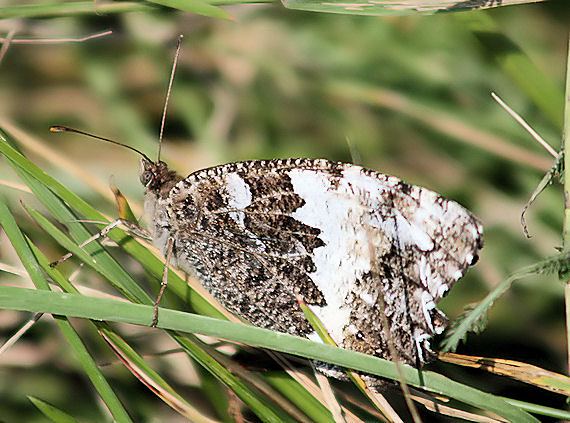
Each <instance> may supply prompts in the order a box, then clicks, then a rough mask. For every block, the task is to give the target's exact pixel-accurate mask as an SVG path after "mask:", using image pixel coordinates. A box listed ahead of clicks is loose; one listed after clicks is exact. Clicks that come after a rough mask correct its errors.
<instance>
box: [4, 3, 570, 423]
mask: <svg viewBox="0 0 570 423" xmlns="http://www.w3.org/2000/svg"><path fill="white" fill-rule="evenodd" d="M226 10H228V11H229V12H230V13H231V14H232V15H233V16H234V17H235V18H236V21H228V20H221V19H213V18H207V17H202V16H197V15H192V14H188V13H183V12H173V11H167V10H161V11H157V12H154V13H142V12H141V13H124V14H106V15H97V14H91V15H80V16H68V17H63V16H62V17H55V18H51V19H7V20H3V21H0V30H1V32H3V33H4V34H8V33H9V32H10V31H12V30H15V31H16V32H15V38H18V37H34V38H62V37H80V36H85V35H89V34H93V33H97V32H100V31H104V30H108V29H111V30H113V34H112V35H109V36H106V37H103V38H100V39H94V40H90V41H86V42H83V43H66V44H54V45H42V44H34V45H22V44H13V45H11V46H10V48H9V49H8V51H7V52H6V54H5V56H4V58H3V60H2V62H1V63H0V127H2V128H4V129H5V130H7V132H8V133H10V134H11V135H12V136H13V137H14V138H15V139H16V140H18V141H21V140H22V142H21V144H19V146H20V148H21V150H22V151H23V152H24V153H25V155H26V156H27V157H28V158H29V159H30V160H31V161H33V162H34V163H36V164H37V165H38V166H40V167H41V168H42V169H44V170H45V171H46V173H48V174H49V175H51V176H53V177H54V178H56V179H57V180H59V181H60V182H61V183H63V184H64V185H65V186H67V187H68V188H70V189H71V190H72V191H74V192H75V193H77V194H78V195H79V196H81V197H82V198H83V199H85V200H86V201H88V202H89V203H91V204H93V205H95V207H96V208H97V209H98V210H100V211H101V212H103V213H106V214H108V215H110V216H116V206H115V205H114V203H113V202H112V195H111V194H110V190H108V189H107V185H108V183H109V181H110V178H111V177H112V180H113V182H114V183H115V184H116V185H117V186H118V187H119V188H120V189H121V190H122V192H123V193H124V194H125V196H126V197H127V198H128V200H129V202H130V203H131V205H132V206H133V208H134V210H135V213H137V214H140V211H141V210H142V208H141V203H142V187H141V186H140V184H139V182H138V161H139V160H138V157H136V155H135V154H133V153H132V152H130V151H128V150H126V149H121V148H119V147H114V146H111V145H108V144H103V143H98V142H95V141H92V140H88V139H84V138H80V137H77V136H73V135H66V134H52V133H49V132H48V128H49V126H50V125H55V124H62V125H69V126H74V127H78V128H81V129H84V130H88V131H91V132H93V133H97V134H99V135H102V136H106V137H110V138H114V139H116V140H119V141H121V142H124V143H126V144H129V145H132V146H134V147H137V148H139V149H141V150H143V151H145V152H146V153H147V154H148V155H149V156H150V157H154V156H155V154H156V153H155V152H156V149H157V138H158V130H159V126H160V118H161V114H162V107H163V102H164V97H165V93H166V87H167V83H168V77H169V74H170V67H171V63H172V55H173V51H174V45H175V40H176V37H177V36H178V34H183V35H184V40H183V45H182V53H181V61H180V64H179V67H178V72H177V74H176V79H175V83H174V89H173V93H172V98H171V103H170V108H169V111H168V117H167V121H166V135H165V143H164V145H163V159H164V160H165V161H166V162H168V163H169V165H170V166H171V167H172V168H175V169H176V170H178V171H179V172H180V173H182V174H188V173H190V172H191V171H193V170H196V169H200V168H203V167H207V166H212V165H216V164H221V163H226V162H229V161H238V160H248V159H261V158H283V157H323V158H328V159H331V160H339V161H357V162H358V163H359V164H362V165H364V166H365V167H368V168H370V169H373V170H377V171H379V172H383V173H388V174H392V175H395V176H398V177H400V178H401V179H404V180H406V181H407V182H410V183H413V184H417V185H422V186H426V187H428V188H430V189H433V190H435V191H437V192H440V193H441V194H443V195H444V196H446V197H447V198H450V199H455V200H457V201H459V202H460V203H462V204H463V205H465V206H466V207H468V208H469V209H471V210H472V211H473V212H474V214H476V215H477V216H478V217H479V218H480V219H481V220H482V222H483V224H484V226H485V248H484V249H483V251H482V254H481V259H480V262H479V263H478V264H477V266H475V267H474V268H473V269H472V270H471V271H470V272H469V273H468V275H467V276H466V277H465V278H464V279H463V280H462V281H460V282H459V283H458V284H457V285H456V286H455V288H454V289H453V291H452V292H451V293H450V294H449V296H448V297H447V298H446V299H444V301H442V303H441V308H442V309H443V310H444V311H445V312H446V313H447V314H448V315H449V316H450V317H452V318H453V317H456V316H457V315H459V314H460V313H461V312H462V310H463V308H464V307H465V306H466V305H468V304H469V303H472V302H476V301H479V300H480V299H482V298H483V297H484V295H485V294H486V293H487V292H488V291H490V290H491V289H492V288H493V287H495V286H496V285H497V284H498V283H499V282H500V281H502V280H503V279H505V278H506V277H507V276H508V275H509V274H510V273H512V272H514V271H516V270H517V269H519V268H521V267H523V266H525V265H529V264H532V263H534V262H536V261H538V260H540V259H542V258H544V257H547V256H549V255H552V254H554V253H555V251H556V250H555V248H556V247H559V246H560V245H561V225H562V213H563V200H562V191H561V189H560V187H559V186H556V185H554V186H553V187H550V188H548V189H547V191H546V192H545V193H543V195H542V196H541V197H540V198H539V200H538V202H537V203H536V204H535V205H534V206H533V207H532V208H531V209H530V212H529V214H528V223H529V231H530V233H531V234H532V235H533V238H532V239H530V240H529V239H526V238H525V237H524V235H523V233H522V230H521V226H520V212H521V210H522V207H523V205H524V203H525V202H526V200H527V198H528V197H529V196H530V193H531V192H532V191H533V189H534V188H535V186H536V185H537V183H538V182H539V180H540V179H541V177H542V175H543V173H544V172H545V171H546V170H547V169H548V168H549V167H550V165H551V162H552V159H551V157H550V156H549V155H548V154H547V153H546V151H544V149H542V147H540V146H538V144H537V143H536V142H535V141H533V140H532V139H531V138H530V136H529V135H528V134H527V133H526V132H525V131H524V130H523V129H521V128H520V126H518V124H516V123H515V122H514V121H513V119H512V118H511V117H509V116H508V115H507V113H506V112H504V111H503V110H502V109H501V108H500V107H499V106H498V105H497V104H496V103H495V102H494V101H493V100H492V99H491V97H490V92H491V91H495V92H497V93H498V94H499V95H500V96H501V97H502V98H503V99H504V100H505V101H506V102H507V103H508V104H509V105H510V106H511V107H513V108H514V109H515V110H517V111H518V112H519V113H520V114H521V115H522V116H523V117H524V118H525V119H526V120H527V121H528V122H529V123H530V124H531V125H532V126H533V127H534V128H535V129H536V130H537V131H538V132H539V133H540V134H541V135H542V136H543V137H545V138H546V139H547V140H548V141H549V142H550V144H551V145H552V146H553V147H554V148H556V149H558V147H559V144H560V134H561V128H562V116H563V110H562V107H563V102H562V99H563V86H564V71H565V60H566V44H567V29H568V28H567V22H568V17H569V12H568V8H567V7H566V6H565V4H564V2H563V1H558V2H556V1H554V2H551V3H545V4H534V5H526V6H516V7H504V8H498V9H493V10H490V11H477V12H465V13H460V14H443V15H435V16H405V17H384V18H382V17H359V16H344V15H327V14H317V13H308V12H300V11H292V10H287V9H285V8H283V7H282V5H280V4H277V3H276V4H268V5H236V6H231V7H228V8H227V9H226ZM526 61H528V62H526ZM529 64H533V66H535V68H532V67H531V66H530V65H529ZM529 69H534V70H532V71H530V70H529ZM525 81H526V82H525ZM30 137H33V138H30ZM347 139H348V140H349V141H350V142H347ZM32 141H33V142H32ZM351 148H352V149H353V152H352V154H351ZM354 151H356V152H357V155H356V154H354ZM0 179H2V181H8V182H16V183H20V180H19V179H18V178H17V177H16V176H15V174H14V173H13V172H12V170H11V169H10V167H9V166H8V165H7V164H6V163H5V162H4V161H0ZM0 194H1V195H2V197H3V198H4V199H6V202H7V204H8V205H9V207H10V208H11V210H12V212H13V213H14V214H15V216H16V220H17V221H18V224H19V225H20V226H21V228H22V230H23V231H24V232H25V233H26V234H28V235H29V237H30V238H31V239H32V240H33V242H34V243H36V245H37V246H38V247H39V248H40V249H41V251H42V252H43V253H44V254H45V255H46V256H47V257H48V258H50V259H55V258H57V257H59V256H60V255H61V254H63V253H64V252H65V250H63V249H62V248H60V247H58V246H57V245H56V244H55V243H54V242H53V241H52V240H51V239H50V238H49V237H48V236H46V234H45V233H44V232H43V231H42V230H41V229H39V227H38V226H37V225H36V224H35V223H34V222H33V221H32V220H31V219H29V217H28V216H27V215H26V213H25V211H24V209H23V207H22V206H21V205H20V201H23V202H24V203H25V204H26V205H28V206H31V207H34V208H38V209H39V210H40V211H43V209H42V206H41V205H40V204H39V203H38V202H37V201H36V200H35V199H34V197H32V196H31V195H30V194H28V193H25V192H22V191H20V190H18V189H14V188H12V187H8V186H6V185H3V186H0ZM112 250H114V249H112ZM113 254H114V255H116V256H117V257H118V258H119V260H120V261H121V260H122V261H123V262H124V263H125V266H126V267H127V268H128V269H129V270H131V271H132V272H133V273H135V274H136V273H137V272H138V273H140V274H141V278H143V279H144V275H143V272H142V271H141V269H140V266H138V265H137V264H136V263H134V262H133V261H129V258H128V257H127V256H123V255H122V254H121V253H120V252H116V253H113ZM0 261H1V262H2V263H4V264H9V265H13V266H16V267H18V268H21V266H20V265H19V261H18V259H17V257H16V256H15V254H14V253H13V250H12V247H11V244H10V243H9V241H8V240H7V239H6V237H5V236H4V235H3V234H2V235H0ZM78 265H79V261H76V260H75V261H74V260H71V261H70V262H68V263H65V264H64V265H62V266H61V269H60V270H61V271H62V272H63V273H65V274H67V275H68V274H70V273H72V272H73V271H74V270H77V268H78ZM0 281H1V284H2V285H15V286H31V285H30V284H29V283H28V282H27V280H26V279H25V278H22V277H19V276H15V275H12V274H10V273H8V272H5V273H1V274H0ZM77 281H78V284H79V283H80V284H85V285H88V286H91V287H93V288H95V289H97V290H103V291H109V292H112V293H114V292H113V291H112V289H111V288H109V287H108V286H107V285H106V284H105V283H104V282H102V281H101V280H99V278H98V276H97V275H96V274H95V273H94V272H92V271H90V270H87V269H84V270H82V271H81V272H80V273H79V275H78V276H77ZM167 301H168V300H167ZM170 301H174V300H173V299H170ZM180 307H183V306H180ZM24 317H25V316H24V315H23V314H22V313H16V312H9V311H1V312H0V330H1V334H2V337H3V338H4V337H7V336H9V335H10V334H12V333H13V331H14V330H15V329H16V328H18V327H19V325H20V324H21V322H22V321H23V319H24ZM50 320H51V318H50V317H47V316H45V317H44V318H43V319H42V320H41V321H40V323H39V324H37V325H35V326H34V327H33V328H32V330H31V331H30V332H29V333H28V334H27V335H26V336H25V338H24V339H22V340H21V341H20V342H18V343H17V344H16V345H15V346H14V347H13V348H12V349H11V350H10V351H9V352H8V353H6V354H4V355H3V356H0V363H1V365H0V398H1V400H0V416H1V417H0V418H1V419H2V420H4V421H29V422H33V421H44V420H43V419H44V417H43V416H41V415H40V414H39V412H38V411H37V409H36V408H35V407H33V405H32V404H31V403H30V402H29V401H28V400H27V398H26V396H27V395H31V396H35V397H39V398H41V399H43V400H45V401H47V402H49V403H51V404H53V405H55V406H57V407H58V408H60V409H62V410H65V411H67V412H69V413H70V414H72V415H74V416H76V418H78V419H80V420H81V421H85V422H89V421H93V422H94V421H100V419H101V415H93V414H92V413H94V410H97V409H98V407H100V404H98V403H97V395H96V393H94V392H93V390H92V388H91V385H90V383H89V381H88V380H87V378H86V377H85V376H84V374H83V373H82V371H81V369H80V368H78V365H77V363H76V361H75V358H74V356H73V355H72V354H71V351H70V350H69V349H68V348H67V346H66V343H65V342H64V341H62V338H61V336H60V334H59V331H58V329H57V327H56V326H55V325H53V324H52V322H51V321H50ZM74 325H75V326H76V329H77V330H78V331H79V332H81V330H82V328H83V326H84V322H81V321H77V320H75V321H74ZM85 329H89V328H85ZM125 334H127V336H130V337H131V339H130V340H131V341H132V343H133V344H134V345H137V346H138V347H139V348H140V350H139V352H140V353H141V354H144V353H148V354H152V353H156V352H162V351H165V350H168V349H169V348H173V347H174V346H173V344H172V343H171V342H170V343H169V340H168V339H165V338H163V337H161V336H160V335H157V334H156V333H155V332H154V331H150V330H148V329H147V328H139V327H137V328H133V327H126V328H125V329H124V332H123V335H124V336H125ZM84 336H85V338H84V342H86V343H87V344H88V348H89V349H90V351H91V353H92V354H93V355H94V356H95V357H96V361H97V362H98V363H100V364H101V363H104V362H106V361H107V362H109V363H111V364H109V365H108V366H106V367H105V368H104V373H105V374H106V375H107V376H108V378H109V380H110V381H111V383H112V385H113V388H114V389H116V391H117V392H118V394H119V396H120V397H121V398H122V400H123V402H124V403H126V404H129V407H128V410H129V412H130V413H132V417H133V419H134V420H135V421H159V420H161V419H168V421H176V419H181V417H179V416H178V415H177V414H176V413H175V412H174V411H172V410H171V409H170V408H168V407H167V406H166V405H164V404H163V403H162V402H161V401H160V400H159V399H157V398H156V397H155V396H154V395H153V394H152V393H151V392H149V391H148V390H147V389H146V388H145V387H144V386H142V385H141V384H140V383H139V382H138V381H137V380H136V379H135V378H134V377H133V376H132V375H131V374H130V373H128V371H126V370H125V369H124V367H122V366H121V365H120V364H118V363H117V360H116V358H115V357H114V356H113V355H112V354H111V353H110V352H109V351H108V350H107V349H106V348H105V345H104V344H102V343H101V341H100V340H99V339H97V338H96V334H95V333H93V331H92V330H90V329H89V330H86V333H85V334H84ZM459 352H461V353H465V354H473V355H482V356H487V357H501V358H508V359H514V360H521V361H524V362H528V363H532V364H535V365H537V366H540V367H543V368H546V369H548V370H553V371H558V372H561V373H565V372H566V370H565V369H566V332H565V327H564V299H563V286H562V284H561V283H560V282H559V281H558V279H557V277H556V275H550V276H537V277H532V278H527V279H526V280H524V281H520V282H517V283H515V284H514V285H513V287H512V289H511V290H509V292H508V293H507V294H506V295H505V296H504V297H502V298H501V299H500V300H499V301H498V302H497V303H496V304H495V306H494V307H493V309H492V310H491V312H490V313H489V316H488V326H487V328H486V330H485V331H484V332H483V333H481V334H479V335H473V334H472V335H470V336H469V338H468V340H467V343H466V344H464V345H461V347H460V349H459ZM151 362H152V364H153V365H154V366H155V369H158V370H160V371H161V372H162V373H163V375H164V376H165V377H166V378H170V382H171V383H174V384H177V385H178V386H179V387H180V391H179V392H182V393H183V394H184V395H185V396H186V397H190V398H193V399H194V401H193V403H195V404H202V405H201V406H202V407H204V408H205V409H206V410H209V411H211V412H212V413H214V410H213V408H215V407H213V406H212V405H211V404H212V403H213V402H214V401H212V402H209V401H208V398H209V397H210V395H212V397H215V395H213V394H212V392H217V389H219V388H217V387H215V386H214V385H215V382H214V381H212V380H211V379H209V378H208V377H205V376H204V375H203V370H201V369H200V368H199V367H195V368H192V366H191V364H189V362H188V360H187V358H185V357H184V356H183V354H181V353H178V354H174V355H171V356H168V357H167V358H166V359H163V358H161V357H158V358H156V357H155V358H153V359H152V360H151ZM430 369H433V370H436V371H439V372H441V373H443V374H445V375H447V376H448V377H450V378H453V379H456V380H460V381H462V382H464V383H468V384H470V385H472V386H475V387H478V388H480V389H482V390H484V391H487V392H491V393H495V394H498V395H503V396H508V397H513V398H517V399H521V400H526V401H531V402H536V403H540V404H543V405H548V406H551V407H556V408H564V398H563V397H561V396H560V395H555V394H549V393H544V391H541V390H539V389H537V388H531V387H528V386H526V385H522V384H520V383H516V382H511V381H508V380H507V379H504V378H498V377H494V376H490V375H488V374H482V373H481V372H475V371H467V370H464V369H460V368H457V367H453V366H450V365H443V364H441V363H439V364H437V363H436V364H434V365H432V366H430ZM200 377H204V379H203V381H205V382H203V386H201V387H199V386H197V385H193V383H196V381H197V380H198V379H199V378H200ZM339 386H340V387H341V388H343V385H342V384H339ZM344 388H345V389H346V387H344ZM220 408H223V407H222V406H220ZM99 412H101V411H100V410H99ZM218 412H219V413H222V412H221V411H220V410H218ZM222 414H223V413H222ZM429 418H434V417H433V415H428V419H429ZM153 419H155V420H153ZM427 421H429V420H427Z"/></svg>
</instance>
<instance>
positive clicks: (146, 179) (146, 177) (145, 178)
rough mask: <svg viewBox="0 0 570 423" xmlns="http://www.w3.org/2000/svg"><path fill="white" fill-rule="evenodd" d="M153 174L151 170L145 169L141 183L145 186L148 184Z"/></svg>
mask: <svg viewBox="0 0 570 423" xmlns="http://www.w3.org/2000/svg"><path fill="white" fill-rule="evenodd" d="M152 178H153V175H152V172H151V171H150V170H145V171H144V172H143V173H141V178H140V179H141V184H143V185H144V186H147V185H148V184H149V183H150V181H152Z"/></svg>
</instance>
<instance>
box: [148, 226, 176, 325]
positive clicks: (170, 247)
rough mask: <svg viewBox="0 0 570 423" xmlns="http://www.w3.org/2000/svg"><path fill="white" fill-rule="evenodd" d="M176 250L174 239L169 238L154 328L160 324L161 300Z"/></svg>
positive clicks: (155, 308)
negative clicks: (171, 260) (174, 249)
mask: <svg viewBox="0 0 570 423" xmlns="http://www.w3.org/2000/svg"><path fill="white" fill-rule="evenodd" d="M173 248H174V238H172V237H170V238H168V244H167V247H166V257H165V261H164V273H163V274H162V280H161V281H160V291H159V292H158V297H156V301H155V303H154V315H153V317H152V327H153V328H154V327H156V324H157V323H158V305H159V304H160V299H161V298H162V294H164V290H165V289H166V285H168V265H169V264H170V257H171V256H172V250H173Z"/></svg>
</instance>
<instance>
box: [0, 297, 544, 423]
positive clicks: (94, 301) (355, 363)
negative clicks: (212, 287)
mask: <svg viewBox="0 0 570 423" xmlns="http://www.w3.org/2000/svg"><path fill="white" fill-rule="evenodd" d="M45 298H49V301H45ZM112 304H117V305H116V306H113V305H112ZM0 307H2V308H6V309H10V310H26V311H34V312H45V313H52V314H61V315H68V316H74V317H80V318H89V319H95V320H106V321H116V322H126V323H131V324H138V325H144V324H146V323H147V322H148V314H149V310H151V311H152V309H153V307H152V306H147V305H141V304H133V303H129V302H122V301H117V300H111V299H107V298H91V297H85V296H83V295H74V294H62V293H58V292H49V291H36V290H29V289H24V288H13V287H8V286H0ZM159 326H160V327H162V328H163V329H170V330H174V331H180V332H185V333H199V334H203V335H208V336H214V337H216V338H223V339H228V340H232V341H235V342H241V343H246V344H249V345H253V346H257V347H262V348H269V349H273V350H276V351H281V352H285V353H289V354H295V355H298V356H302V357H306V358H309V359H314V360H320V361H325V362H330V363H332V364H335V365H337V366H341V367H348V368H353V369H355V370H358V371H361V372H366V373H371V374H374V375H377V376H382V377H387V378H390V379H397V378H398V372H397V371H396V369H395V365H394V363H391V362H389V361H386V360H382V359H380V358H377V357H373V356H370V355H366V354H361V353H358V352H355V351H351V350H344V349H342V348H337V347H333V346H331V345H325V344H321V343H316V342H312V341H309V340H308V339H304V338H298V337H294V336H291V335H286V334H284V333H277V332H271V331H268V330H266V329H260V328H256V327H253V326H247V325H243V324H239V323H233V322H228V321H224V320H220V319H214V318H210V317H206V316H198V315H195V314H191V313H184V312H180V311H176V310H168V309H161V320H160V321H159ZM179 339H180V340H181V341H182V342H185V341H184V339H183V338H177V341H179ZM200 354H202V355H204V354H205V353H204V352H203V351H202V352H197V355H196V357H200V358H202V356H201V355H200ZM204 359H205V360H212V358H211V357H209V358H208V357H204ZM218 366H219V363H218ZM219 367H223V366H219ZM220 371H222V372H224V371H225V373H226V374H227V369H223V368H222V369H220ZM401 371H402V374H403V376H404V377H405V379H406V381H407V382H408V384H409V385H412V386H415V387H418V388H422V389H424V390H427V391H429V392H432V393H435V394H439V395H445V396H448V397H451V398H454V399H456V400H457V401H460V402H463V403H466V404H470V405H472V406H473V407H477V408H480V409H483V410H489V411H491V412H494V413H496V414H498V415H500V416H502V417H504V418H506V419H508V420H510V421H516V422H520V423H523V422H529V423H530V422H537V421H538V420H536V419H535V418H533V417H532V416H530V415H529V414H527V413H525V412H524V411H522V410H520V409H519V408H517V407H513V406H510V405H508V404H507V403H506V402H505V401H503V400H501V399H500V398H498V397H496V396H493V395H490V394H487V393H485V392H482V391H479V390H477V389H475V388H472V387H470V386H467V385H464V384H462V383H459V382H455V381H453V380H450V379H448V378H446V377H444V376H442V375H440V374H437V373H434V372H430V371H426V370H424V371H422V375H421V378H420V376H419V375H418V370H417V369H414V368H412V367H409V366H405V365H403V366H401Z"/></svg>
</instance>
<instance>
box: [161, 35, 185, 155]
mask: <svg viewBox="0 0 570 423" xmlns="http://www.w3.org/2000/svg"><path fill="white" fill-rule="evenodd" d="M182 38H184V36H183V35H182V34H180V35H179V36H178V43H177V44H176V54H175V55H174V62H173V63H172V72H170V81H169V82H168V90H167V91H166V100H165V101H164V109H163V110H162V120H161V122H160V134H159V135H158V158H157V161H160V150H161V149H162V137H163V135H164V123H165V122H166V109H168V103H169V101H170V93H171V92H172V84H173V83H174V74H175V73H176V66H177V65H178V57H179V56H180V46H181V45H182Z"/></svg>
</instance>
